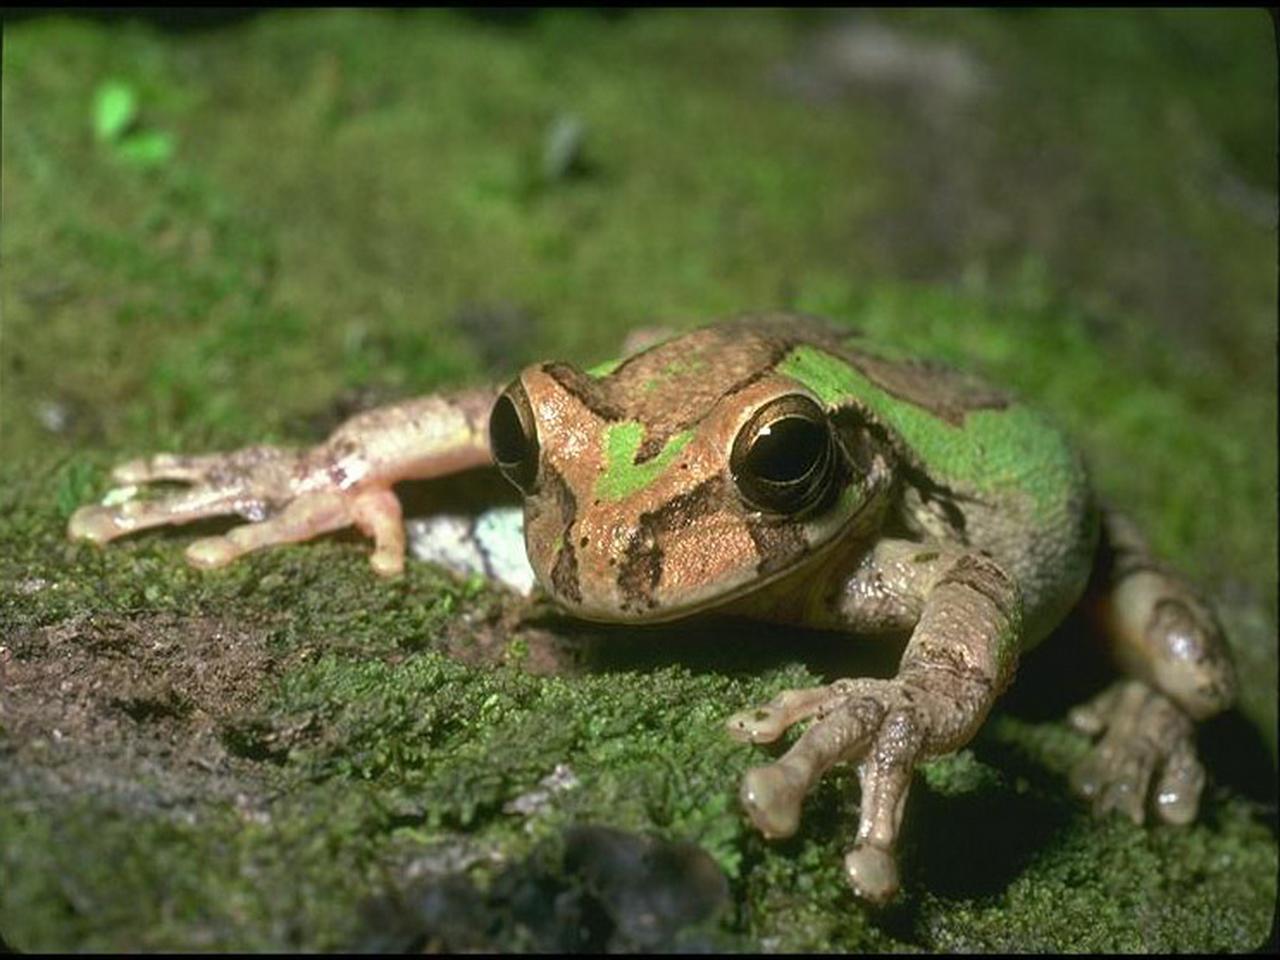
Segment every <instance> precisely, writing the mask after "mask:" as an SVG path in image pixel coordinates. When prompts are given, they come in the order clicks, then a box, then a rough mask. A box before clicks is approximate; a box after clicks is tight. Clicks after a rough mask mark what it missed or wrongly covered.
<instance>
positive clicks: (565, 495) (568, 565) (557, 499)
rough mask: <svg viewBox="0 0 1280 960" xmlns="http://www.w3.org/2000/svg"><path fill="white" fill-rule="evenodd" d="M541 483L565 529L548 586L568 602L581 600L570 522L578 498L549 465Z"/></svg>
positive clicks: (575, 514) (544, 471) (575, 512)
mask: <svg viewBox="0 0 1280 960" xmlns="http://www.w3.org/2000/svg"><path fill="white" fill-rule="evenodd" d="M541 482H542V484H543V485H544V487H545V489H546V490H547V492H548V493H550V494H551V499H552V500H553V501H554V503H555V505H556V510H557V511H558V513H559V515H560V525H561V527H562V529H563V530H564V534H563V537H562V540H563V546H561V548H560V553H559V555H557V557H556V562H555V565H554V566H553V567H552V568H551V586H552V587H553V588H554V589H555V592H556V594H557V595H558V596H560V597H561V598H563V599H565V600H568V601H569V602H570V603H581V602H582V587H581V585H580V583H579V580H578V556H577V553H576V552H575V550H574V549H573V539H572V535H573V524H574V522H575V521H576V520H577V518H578V501H577V498H576V497H574V495H573V491H572V490H570V489H569V485H568V484H567V483H565V480H564V477H562V476H561V475H560V473H559V472H558V471H557V470H556V469H555V468H554V467H552V466H549V465H548V466H545V467H544V468H543V473H542V481H541Z"/></svg>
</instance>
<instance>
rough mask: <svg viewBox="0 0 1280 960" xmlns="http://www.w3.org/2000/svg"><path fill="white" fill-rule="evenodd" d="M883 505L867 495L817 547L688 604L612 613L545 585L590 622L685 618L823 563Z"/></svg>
mask: <svg viewBox="0 0 1280 960" xmlns="http://www.w3.org/2000/svg"><path fill="white" fill-rule="evenodd" d="M879 506H880V498H878V497H868V498H867V500H866V501H865V502H864V503H863V504H862V505H861V506H860V507H859V508H858V509H857V510H855V511H854V512H853V513H852V514H850V515H849V517H848V518H847V519H846V520H845V522H844V523H842V524H841V525H840V526H839V527H837V528H836V529H835V530H834V531H832V533H831V535H830V536H828V537H827V538H826V539H825V540H824V541H823V542H822V543H820V544H818V546H816V547H814V548H813V549H812V550H810V551H808V552H807V553H805V554H803V555H802V556H800V557H798V558H797V559H796V560H795V561H794V562H792V563H788V564H784V565H783V566H781V567H780V568H778V569H777V570H771V571H770V572H769V573H768V574H758V575H756V576H753V577H752V578H751V579H749V580H748V581H747V582H746V583H742V584H739V585H738V586H736V587H733V588H730V589H728V590H726V591H724V592H723V593H717V594H716V595H715V596H712V597H705V598H703V599H702V600H698V601H696V602H693V603H689V604H682V605H677V606H670V607H659V608H657V609H655V610H638V611H636V612H635V613H630V612H629V613H626V614H613V615H610V614H608V613H603V612H599V611H594V610H588V609H583V608H580V607H574V606H571V605H569V604H566V603H563V602H560V601H559V600H558V599H556V598H555V594H554V592H553V591H551V590H549V589H547V587H546V585H545V584H544V585H543V589H546V590H547V592H548V593H549V594H551V596H552V598H553V599H556V603H557V605H558V606H559V607H561V609H563V610H565V611H566V612H567V613H569V614H570V615H572V616H573V617H576V618H577V619H579V620H586V621H588V622H590V623H614V624H627V623H631V624H650V623H669V622H670V621H673V620H684V619H685V618H687V617H692V616H696V615H697V614H699V613H705V612H707V611H709V610H717V609H720V608H722V607H725V606H728V605H729V604H732V603H734V602H735V601H737V600H741V599H742V598H743V597H746V596H750V595H751V594H753V593H755V592H757V591H759V590H763V589H765V588H766V587H769V586H771V585H772V584H774V583H776V582H777V581H779V580H781V579H783V578H784V577H786V576H788V575H790V574H794V573H796V572H797V571H799V570H801V569H803V568H804V567H806V566H809V565H814V566H817V565H819V564H821V562H822V561H824V560H827V559H829V558H830V557H831V555H832V554H834V553H837V552H839V550H840V549H841V548H842V547H845V546H847V545H848V544H847V537H846V535H847V534H848V533H849V531H850V530H852V529H854V528H855V527H856V526H857V525H858V524H859V522H860V521H865V519H866V518H867V517H869V516H870V515H871V514H872V512H873V511H874V510H876V509H877V508H878V507H879Z"/></svg>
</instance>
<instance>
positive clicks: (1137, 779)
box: [1069, 512, 1235, 823]
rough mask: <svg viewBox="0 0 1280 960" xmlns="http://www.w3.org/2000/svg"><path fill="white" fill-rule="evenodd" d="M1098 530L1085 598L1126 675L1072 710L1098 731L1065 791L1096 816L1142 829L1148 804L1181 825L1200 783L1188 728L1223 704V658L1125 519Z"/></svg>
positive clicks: (1220, 645) (1179, 582)
mask: <svg viewBox="0 0 1280 960" xmlns="http://www.w3.org/2000/svg"><path fill="white" fill-rule="evenodd" d="M1103 531H1104V537H1103V542H1102V544H1101V546H1100V548H1099V550H1100V555H1099V564H1098V573H1097V575H1096V580H1095V583H1094V584H1093V587H1092V589H1091V596H1090V598H1089V602H1090V603H1091V604H1092V611H1091V612H1092V613H1094V614H1095V617H1096V621H1097V623H1098V624H1099V626H1100V627H1101V629H1102V631H1103V634H1104V638H1105V640H1106V641H1107V643H1108V645H1109V648H1110V653H1111V655H1112V657H1113V658H1114V659H1115V661H1116V662H1117V663H1118V664H1119V665H1120V667H1121V668H1122V669H1123V670H1124V671H1125V672H1126V673H1127V674H1129V679H1126V680H1122V681H1119V682H1117V683H1116V684H1115V685H1113V686H1111V687H1110V688H1108V689H1106V690H1104V691H1103V692H1102V693H1101V694H1099V695H1098V696H1097V697H1095V698H1094V699H1093V700H1091V701H1090V702H1088V703H1086V704H1083V705H1082V706H1079V707H1077V708H1075V710H1073V711H1072V712H1071V714H1070V717H1069V719H1070V721H1071V723H1072V724H1073V725H1074V726H1075V727H1076V728H1077V729H1078V730H1080V731H1081V732H1084V733H1087V734H1090V735H1091V736H1098V735H1101V739H1100V740H1099V741H1098V743H1097V744H1096V745H1095V747H1094V748H1093V750H1092V751H1091V752H1090V753H1089V754H1088V755H1087V756H1086V757H1085V758H1084V759H1083V760H1082V761H1081V762H1080V763H1079V764H1077V766H1076V767H1075V769H1074V770H1073V771H1072V774H1071V782H1072V786H1073V787H1074V788H1075V790H1076V791H1077V792H1078V793H1080V794H1081V795H1083V796H1084V797H1086V798H1087V799H1090V800H1091V801H1092V802H1093V806H1094V810H1095V812H1097V813H1099V814H1101V813H1106V812H1107V811H1109V810H1119V811H1121V812H1122V813H1125V814H1126V815H1128V816H1129V818H1130V819H1132V820H1133V821H1134V822H1135V823H1141V822H1142V821H1143V819H1144V816H1145V813H1146V810H1147V808H1148V806H1150V808H1151V809H1153V810H1154V811H1155V813H1156V815H1157V816H1159V817H1160V819H1162V820H1164V821H1165V822H1168V823H1188V822H1190V821H1191V820H1193V819H1194V818H1195V815H1196V812H1197V809H1198V806H1199V800H1200V793H1201V790H1202V789H1203V786H1204V779H1205V777H1204V769H1203V768H1202V767H1201V766H1200V763H1199V761H1198V760H1197V759H1196V754H1195V746H1194V742H1195V741H1194V724H1195V722H1196V721H1198V720H1203V719H1206V718H1207V717H1210V716H1212V715H1214V714H1216V713H1218V712H1220V711H1222V710H1225V709H1226V708H1227V707H1229V706H1230V705H1231V703H1232V700H1233V699H1234V695H1235V672H1234V670H1233V668H1232V664H1231V658H1230V654H1229V651H1228V649H1227V645H1226V642H1225V640H1224V639H1223V635H1222V629H1221V628H1220V627H1219V625H1218V622H1217V620H1216V619H1215V617H1214V616H1213V612H1212V611H1211V610H1210V609H1209V607H1208V605H1207V604H1206V603H1205V602H1204V600H1203V599H1202V598H1201V597H1200V596H1199V594H1198V593H1197V592H1196V590H1195V589H1194V588H1193V587H1192V586H1191V584H1190V583H1189V582H1188V581H1187V580H1186V578H1184V577H1183V576H1181V575H1180V574H1178V573H1176V572H1175V571H1173V570H1171V569H1169V568H1168V567H1166V566H1164V565H1163V564H1161V563H1160V562H1158V561H1157V560H1156V559H1155V558H1154V557H1153V556H1152V555H1151V551H1150V549H1149V547H1148V546H1147V543H1146V541H1145V540H1144V539H1143V538H1142V536H1141V535H1140V534H1139V533H1138V531H1137V529H1136V528H1135V527H1134V526H1133V524H1132V523H1131V522H1130V521H1128V520H1127V519H1126V518H1124V517H1123V516H1121V515H1119V514H1116V513H1114V512H1105V513H1104V527H1103ZM1153 780H1154V783H1155V788H1154V790H1152V789H1151V786H1152V782H1153Z"/></svg>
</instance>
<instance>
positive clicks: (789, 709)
mask: <svg viewBox="0 0 1280 960" xmlns="http://www.w3.org/2000/svg"><path fill="white" fill-rule="evenodd" d="M847 688H848V685H847V684H846V683H842V682H841V681H838V680H837V681H836V682H835V683H833V684H831V685H829V686H825V687H806V688H803V689H799V690H783V691H782V692H781V693H779V694H778V695H777V696H776V697H774V698H773V699H772V700H770V701H769V702H768V703H766V704H765V705H764V706H762V707H752V708H751V709H750V710H742V711H740V712H738V713H735V714H734V715H733V716H731V717H730V718H729V719H728V720H727V721H726V722H725V725H726V726H727V727H728V728H729V736H731V737H733V739H735V740H737V741H738V742H740V743H772V742H773V741H774V740H777V739H778V738H779V737H780V736H782V735H783V734H784V733H786V732H787V730H788V728H790V727H791V726H793V725H794V724H796V723H799V722H800V721H801V720H804V719H805V718H807V717H811V716H813V715H814V714H821V713H822V712H823V711H825V710H827V709H828V708H829V707H830V706H831V705H832V704H833V703H836V702H838V701H839V700H840V699H842V698H843V697H844V696H845V695H846V693H847Z"/></svg>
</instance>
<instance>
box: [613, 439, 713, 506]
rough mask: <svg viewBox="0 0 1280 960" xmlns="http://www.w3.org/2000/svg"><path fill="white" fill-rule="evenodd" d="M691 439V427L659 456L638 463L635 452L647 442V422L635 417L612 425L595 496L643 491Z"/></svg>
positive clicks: (671, 441)
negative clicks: (641, 421)
mask: <svg viewBox="0 0 1280 960" xmlns="http://www.w3.org/2000/svg"><path fill="white" fill-rule="evenodd" d="M692 439H693V432H692V431H691V430H685V431H683V432H682V433H677V434H676V435H675V436H673V437H670V438H669V439H668V440H667V442H666V444H665V445H664V446H663V448H662V450H661V451H659V453H658V455H657V456H656V457H654V458H653V459H651V460H646V461H645V462H644V463H636V462H635V461H636V453H637V452H638V451H639V450H640V444H641V443H642V442H643V441H644V424H642V423H639V422H637V421H635V420H627V421H625V422H623V423H615V424H613V425H612V426H610V427H609V428H608V429H607V430H605V433H604V456H605V471H604V473H602V474H601V475H600V477H599V478H598V479H597V480H596V496H597V497H599V498H600V499H601V500H621V499H623V498H624V497H629V496H631V495H632V494H633V493H636V492H637V491H639V490H643V489H644V488H645V487H647V486H648V485H649V484H651V483H653V481H654V480H656V479H657V478H658V477H660V476H661V475H662V473H663V471H664V470H666V469H667V467H668V466H670V465H671V461H672V460H674V459H675V458H676V457H677V456H679V455H680V451H681V450H683V449H684V448H685V447H686V446H687V445H688V443H689V441H690V440H692Z"/></svg>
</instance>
